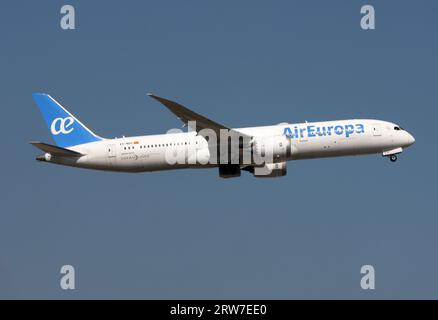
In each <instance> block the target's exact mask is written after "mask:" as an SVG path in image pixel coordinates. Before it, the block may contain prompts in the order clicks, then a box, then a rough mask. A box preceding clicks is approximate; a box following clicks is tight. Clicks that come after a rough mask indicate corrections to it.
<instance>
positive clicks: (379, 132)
mask: <svg viewBox="0 0 438 320" xmlns="http://www.w3.org/2000/svg"><path fill="white" fill-rule="evenodd" d="M381 135H382V129H381V127H380V123H374V124H373V136H375V137H378V136H381Z"/></svg>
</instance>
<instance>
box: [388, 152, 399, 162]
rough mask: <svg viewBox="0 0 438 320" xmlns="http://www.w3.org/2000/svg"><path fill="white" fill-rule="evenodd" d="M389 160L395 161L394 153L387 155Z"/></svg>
mask: <svg viewBox="0 0 438 320" xmlns="http://www.w3.org/2000/svg"><path fill="white" fill-rule="evenodd" d="M389 160H391V162H396V161H397V156H396V155H395V154H392V155H390V156H389Z"/></svg>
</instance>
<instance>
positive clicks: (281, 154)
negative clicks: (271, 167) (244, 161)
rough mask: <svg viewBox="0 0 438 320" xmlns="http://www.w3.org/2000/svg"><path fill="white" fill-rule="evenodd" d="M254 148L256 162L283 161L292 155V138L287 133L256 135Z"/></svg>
mask: <svg viewBox="0 0 438 320" xmlns="http://www.w3.org/2000/svg"><path fill="white" fill-rule="evenodd" d="M252 148H253V153H254V160H255V163H256V164H257V163H260V164H261V163H263V162H264V163H276V162H283V161H286V160H287V159H288V158H289V157H290V156H291V140H290V138H288V137H286V136H285V135H278V136H268V137H255V138H254V140H253V144H252ZM257 158H258V159H257ZM257 160H258V161H257Z"/></svg>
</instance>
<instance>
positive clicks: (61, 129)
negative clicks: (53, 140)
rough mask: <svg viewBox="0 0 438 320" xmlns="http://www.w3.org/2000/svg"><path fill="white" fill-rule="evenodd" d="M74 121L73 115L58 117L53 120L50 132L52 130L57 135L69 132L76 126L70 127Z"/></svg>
mask: <svg viewBox="0 0 438 320" xmlns="http://www.w3.org/2000/svg"><path fill="white" fill-rule="evenodd" d="M58 122H59V125H58ZM74 122H75V120H74V119H73V118H72V117H66V118H56V119H54V120H53V121H52V124H51V125H50V132H52V134H53V135H55V136H57V135H58V134H60V133H62V134H69V133H70V132H72V131H73V129H74V128H70V127H71V126H72V125H73V123H74Z"/></svg>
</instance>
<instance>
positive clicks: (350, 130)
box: [283, 123, 365, 139]
mask: <svg viewBox="0 0 438 320" xmlns="http://www.w3.org/2000/svg"><path fill="white" fill-rule="evenodd" d="M361 133H365V127H364V125H363V124H361V123H356V124H345V125H334V126H315V125H308V126H305V127H298V126H294V127H293V128H290V127H286V128H284V131H283V134H284V135H286V136H287V137H289V138H291V139H294V138H303V137H309V138H311V137H316V136H319V137H322V136H332V135H338V136H341V135H345V136H346V137H347V138H348V137H350V136H351V135H353V134H361Z"/></svg>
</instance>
